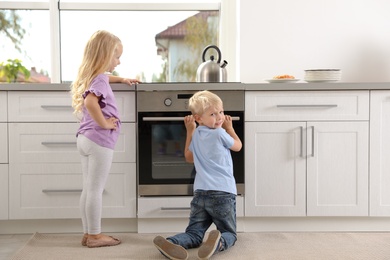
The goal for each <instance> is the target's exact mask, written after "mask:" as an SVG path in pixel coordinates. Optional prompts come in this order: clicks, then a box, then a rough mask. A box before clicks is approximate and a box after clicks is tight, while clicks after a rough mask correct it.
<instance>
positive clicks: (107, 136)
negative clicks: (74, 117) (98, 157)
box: [77, 74, 121, 149]
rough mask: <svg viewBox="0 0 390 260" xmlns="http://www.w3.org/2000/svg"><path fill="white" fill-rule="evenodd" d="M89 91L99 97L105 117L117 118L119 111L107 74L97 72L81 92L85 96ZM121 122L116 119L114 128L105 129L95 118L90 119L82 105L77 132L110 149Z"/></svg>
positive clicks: (117, 134)
mask: <svg viewBox="0 0 390 260" xmlns="http://www.w3.org/2000/svg"><path fill="white" fill-rule="evenodd" d="M89 93H94V94H95V95H96V96H98V97H101V98H100V100H99V105H100V108H101V109H102V112H103V115H104V117H105V118H110V117H115V118H118V119H119V112H118V108H117V106H116V100H115V96H114V93H113V91H112V88H111V86H110V84H109V81H108V76H107V75H105V74H99V75H98V76H96V78H94V79H93V80H92V82H91V86H90V87H89V89H88V90H87V91H86V92H85V93H84V94H83V97H84V98H85V97H86V96H87V95H88V94H89ZM120 128H121V122H120V121H118V123H117V128H116V130H107V129H103V128H101V127H100V126H99V125H98V124H97V123H96V122H95V120H93V119H92V117H91V116H90V114H89V113H88V110H87V109H86V108H85V106H84V107H83V118H82V120H81V122H80V128H79V130H78V131H77V135H78V134H83V135H84V136H85V137H87V138H88V139H90V140H91V141H93V142H95V143H97V144H98V145H100V146H103V147H107V148H110V149H114V148H115V144H116V141H117V140H118V136H119V133H120Z"/></svg>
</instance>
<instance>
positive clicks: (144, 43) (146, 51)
mask: <svg viewBox="0 0 390 260" xmlns="http://www.w3.org/2000/svg"><path fill="white" fill-rule="evenodd" d="M60 16H61V62H62V63H61V68H62V80H63V81H71V80H72V79H73V78H75V76H76V73H77V68H78V65H79V64H80V61H81V58H82V54H83V49H84V45H85V43H86V42H87V41H88V38H89V37H90V36H91V35H92V34H93V32H95V31H96V30H101V29H104V30H108V31H110V32H112V33H114V34H115V35H117V36H118V37H119V38H120V39H121V41H122V43H123V46H124V50H123V54H122V57H121V64H120V65H119V66H117V68H116V71H115V72H116V73H118V74H119V75H120V76H124V77H131V78H138V79H140V80H141V81H143V82H188V81H195V76H196V69H197V67H198V66H199V65H200V64H201V63H202V51H203V49H204V47H205V46H206V45H208V44H215V45H217V44H218V37H217V36H218V12H215V11H214V12H213V11H203V12H194V11H121V12H117V11H87V12H86V11H62V12H61V13H60ZM79 21H83V23H80V22H79Z"/></svg>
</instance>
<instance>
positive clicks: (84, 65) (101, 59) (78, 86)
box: [70, 30, 121, 115]
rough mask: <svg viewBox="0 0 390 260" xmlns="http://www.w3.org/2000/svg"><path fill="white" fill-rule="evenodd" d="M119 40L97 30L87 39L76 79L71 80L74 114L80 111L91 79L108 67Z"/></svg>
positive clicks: (110, 34) (108, 33) (119, 42)
mask: <svg viewBox="0 0 390 260" xmlns="http://www.w3.org/2000/svg"><path fill="white" fill-rule="evenodd" d="M120 44H121V40H120V39H119V38H118V37H117V36H115V35H113V34H112V33H110V32H107V31H104V30H99V31H97V32H95V33H94V34H93V35H92V36H91V38H90V39H89V41H88V43H87V45H86V46H85V49H84V55H83V59H82V62H81V65H80V67H79V70H78V74H77V77H76V79H75V80H74V81H73V82H72V84H71V86H70V88H71V94H72V107H73V109H74V112H73V113H74V114H76V115H78V114H80V113H81V112H82V107H83V104H84V98H83V94H84V92H85V91H87V90H88V89H89V85H90V84H91V82H92V80H93V79H94V78H95V77H96V76H97V75H99V74H102V73H105V72H106V70H107V69H108V68H109V67H110V64H111V61H112V58H113V57H114V55H115V51H116V49H117V48H118V46H119V45H120Z"/></svg>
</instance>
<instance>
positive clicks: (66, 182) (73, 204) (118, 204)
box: [9, 163, 137, 219]
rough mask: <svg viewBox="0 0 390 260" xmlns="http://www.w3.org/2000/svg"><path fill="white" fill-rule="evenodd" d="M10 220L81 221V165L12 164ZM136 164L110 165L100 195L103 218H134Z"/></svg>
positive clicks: (10, 176)
mask: <svg viewBox="0 0 390 260" xmlns="http://www.w3.org/2000/svg"><path fill="white" fill-rule="evenodd" d="M9 172H10V173H9V180H10V181H9V183H10V187H12V189H10V198H9V199H10V200H9V201H10V202H9V210H10V211H9V215H10V216H9V218H10V219H63V218H80V209H79V200H80V194H81V190H82V174H81V164H72V163H67V164H60V163H56V164H49V163H46V164H37V163H36V164H11V165H10V169H9ZM136 199H137V197H136V166H135V163H113V164H112V167H111V171H110V175H109V177H108V180H107V183H106V186H105V189H104V192H103V212H102V217H103V218H134V217H136Z"/></svg>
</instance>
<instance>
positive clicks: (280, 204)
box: [245, 91, 369, 217]
mask: <svg viewBox="0 0 390 260" xmlns="http://www.w3.org/2000/svg"><path fill="white" fill-rule="evenodd" d="M245 99H246V108H245V111H246V114H245V118H246V123H245V138H246V141H245V143H246V145H245V156H246V158H245V169H246V177H245V189H246V192H245V194H246V198H245V216H246V217H247V216H248V217H252V216H368V127H369V123H368V119H369V107H368V106H369V93H368V91H338V92H329V91H324V92H313V91H286V92H276V91H275V92H272V91H271V92H267V91H264V92H256V91H248V92H246V97H245Z"/></svg>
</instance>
